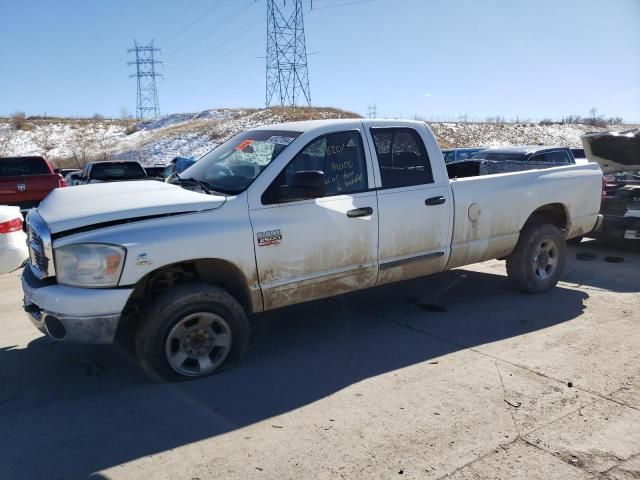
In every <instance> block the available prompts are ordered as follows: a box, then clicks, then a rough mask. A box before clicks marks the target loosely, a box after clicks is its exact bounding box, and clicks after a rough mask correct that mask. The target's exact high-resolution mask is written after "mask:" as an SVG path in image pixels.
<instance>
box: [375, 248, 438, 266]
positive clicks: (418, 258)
mask: <svg viewBox="0 0 640 480" xmlns="http://www.w3.org/2000/svg"><path fill="white" fill-rule="evenodd" d="M443 255H444V252H432V253H427V254H425V255H416V256H415V257H409V258H402V259H400V260H391V261H390V262H383V263H381V264H380V270H387V269H389V268H395V267H400V266H402V265H406V264H407V263H413V262H419V261H421V260H428V259H430V258H437V257H442V256H443Z"/></svg>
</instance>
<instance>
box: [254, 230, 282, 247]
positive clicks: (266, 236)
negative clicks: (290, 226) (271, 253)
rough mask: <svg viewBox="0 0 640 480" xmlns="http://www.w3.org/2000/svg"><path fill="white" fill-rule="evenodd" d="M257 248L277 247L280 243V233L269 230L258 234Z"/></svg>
mask: <svg viewBox="0 0 640 480" xmlns="http://www.w3.org/2000/svg"><path fill="white" fill-rule="evenodd" d="M256 236H257V237H258V246H259V247H268V246H270V245H279V244H280V242H282V232H281V231H280V230H279V229H278V230H269V231H268V232H258V233H257V234H256Z"/></svg>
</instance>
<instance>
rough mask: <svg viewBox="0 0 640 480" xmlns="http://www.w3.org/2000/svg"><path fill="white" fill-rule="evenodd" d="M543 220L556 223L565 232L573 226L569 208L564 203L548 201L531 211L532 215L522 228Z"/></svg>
mask: <svg viewBox="0 0 640 480" xmlns="http://www.w3.org/2000/svg"><path fill="white" fill-rule="evenodd" d="M542 222H544V223H549V224H551V225H554V226H556V227H558V228H559V229H560V230H561V231H562V232H563V233H566V232H567V231H569V230H570V227H571V216H570V214H569V209H568V208H567V206H566V205H564V204H563V203H548V204H546V205H542V206H540V207H538V208H536V209H535V210H534V211H533V212H531V215H529V217H527V219H526V220H525V222H524V223H523V224H522V225H521V227H520V230H522V229H523V228H524V227H525V226H526V225H530V224H532V223H542Z"/></svg>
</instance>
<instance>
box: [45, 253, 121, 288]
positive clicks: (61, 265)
mask: <svg viewBox="0 0 640 480" xmlns="http://www.w3.org/2000/svg"><path fill="white" fill-rule="evenodd" d="M125 255H126V250H125V249H124V248H123V247H118V246H116V245H105V244H101V243H81V244H77V245H67V246H64V247H59V248H56V249H55V251H54V256H55V262H56V277H57V278H58V283H61V284H64V285H72V286H76V287H115V286H116V285H117V284H118V281H119V280H120V273H122V267H123V265H124V258H125Z"/></svg>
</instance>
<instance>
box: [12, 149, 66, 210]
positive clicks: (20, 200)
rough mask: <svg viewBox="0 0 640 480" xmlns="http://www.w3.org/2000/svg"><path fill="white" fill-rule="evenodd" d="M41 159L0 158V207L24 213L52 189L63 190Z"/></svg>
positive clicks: (49, 166)
mask: <svg viewBox="0 0 640 480" xmlns="http://www.w3.org/2000/svg"><path fill="white" fill-rule="evenodd" d="M65 186H66V184H65V181H64V178H62V175H59V174H57V173H54V171H53V170H52V169H51V165H49V163H48V162H47V161H46V160H45V159H44V158H43V157H37V156H34V157H0V205H15V206H18V207H20V210H21V211H23V212H25V211H27V210H29V209H30V208H33V207H37V206H38V204H39V203H40V202H41V201H42V200H43V199H44V197H46V196H47V195H48V194H49V192H50V191H51V190H53V189H54V188H58V187H65Z"/></svg>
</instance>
